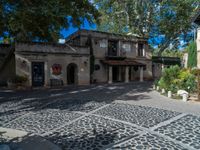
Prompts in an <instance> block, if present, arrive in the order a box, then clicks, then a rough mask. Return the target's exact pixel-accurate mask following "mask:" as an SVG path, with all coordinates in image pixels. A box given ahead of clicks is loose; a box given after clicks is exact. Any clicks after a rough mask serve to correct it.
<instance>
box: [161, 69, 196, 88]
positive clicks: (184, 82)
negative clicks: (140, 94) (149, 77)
mask: <svg viewBox="0 0 200 150" xmlns="http://www.w3.org/2000/svg"><path fill="white" fill-rule="evenodd" d="M158 85H159V86H160V87H161V88H164V89H166V90H168V91H172V92H177V91H178V90H180V89H182V90H186V91H188V92H194V91H195V90H196V87H197V83H196V77H195V76H194V75H193V74H192V73H191V72H190V71H189V70H186V69H180V67H178V66H171V67H170V68H165V69H164V70H163V73H162V77H161V79H160V80H159V82H158Z"/></svg>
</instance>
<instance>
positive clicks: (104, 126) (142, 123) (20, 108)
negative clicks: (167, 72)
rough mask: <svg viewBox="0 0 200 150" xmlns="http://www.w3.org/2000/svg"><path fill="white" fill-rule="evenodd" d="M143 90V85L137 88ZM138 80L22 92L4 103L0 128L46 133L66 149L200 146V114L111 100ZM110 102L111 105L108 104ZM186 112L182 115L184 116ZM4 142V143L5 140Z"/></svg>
mask: <svg viewBox="0 0 200 150" xmlns="http://www.w3.org/2000/svg"><path fill="white" fill-rule="evenodd" d="M138 88H140V90H141V91H145V90H146V89H144V90H143V87H142V86H140V85H139V84H138V86H137V87H135V89H134V91H133V93H134V92H135V91H138ZM132 89H133V85H129V84H128V85H121V86H108V85H107V86H106V87H104V86H98V87H95V88H90V89H86V90H84V89H79V91H71V92H69V93H65V91H62V92H64V94H63V93H57V92H56V91H55V92H54V93H51V92H49V93H46V95H45V92H44V94H43V96H41V97H40V96H39V94H40V92H39V91H38V92H37V94H38V95H36V97H34V94H32V95H29V97H25V96H21V99H20V97H18V98H14V99H13V100H12V101H11V100H8V101H6V98H4V100H5V101H2V102H1V103H0V127H5V128H14V129H19V130H24V131H27V132H31V133H34V134H36V135H41V136H43V137H44V138H47V139H48V140H50V141H52V142H53V143H55V144H58V146H60V147H61V148H62V149H64V150H68V149H69V150H98V149H99V150H101V149H104V150H105V149H109V150H111V149H116V150H119V149H120V150H130V149H134V150H135V149H136V150H137V149H142V150H149V149H152V150H157V149H159V150H185V149H188V150H192V149H193V150H199V149H200V117H197V116H193V115H186V114H182V115H180V114H181V113H178V112H172V111H168V110H163V109H158V108H152V107H145V106H136V105H129V104H122V103H112V102H113V100H115V99H117V97H119V96H121V97H123V96H124V98H123V99H124V100H126V95H123V94H125V93H127V92H130V90H132ZM127 100H128V97H127ZM106 104H109V105H106ZM182 116H183V117H182ZM0 143H1V142H0Z"/></svg>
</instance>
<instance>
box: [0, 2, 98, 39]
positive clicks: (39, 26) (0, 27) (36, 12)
mask: <svg viewBox="0 0 200 150" xmlns="http://www.w3.org/2000/svg"><path fill="white" fill-rule="evenodd" d="M98 16H99V13H98V11H97V9H96V8H95V7H94V6H93V4H92V3H91V2H90V1H89V0H82V1H79V0H17V1H16V0H1V1H0V36H1V37H4V35H5V34H9V36H10V37H13V38H14V39H15V40H26V41H27V40H29V41H32V40H44V41H57V40H58V38H59V36H60V30H61V29H63V28H68V27H69V25H70V24H72V25H73V26H76V27H79V26H80V25H81V24H82V23H83V22H84V19H87V20H88V21H89V22H90V23H92V22H93V20H94V19H97V18H98Z"/></svg>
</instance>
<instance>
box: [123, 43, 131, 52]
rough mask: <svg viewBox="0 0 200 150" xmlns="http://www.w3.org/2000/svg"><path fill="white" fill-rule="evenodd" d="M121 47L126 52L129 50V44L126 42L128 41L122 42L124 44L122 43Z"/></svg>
mask: <svg viewBox="0 0 200 150" xmlns="http://www.w3.org/2000/svg"><path fill="white" fill-rule="evenodd" d="M122 48H123V50H124V51H126V52H130V51H131V45H130V44H128V43H124V44H123V45H122Z"/></svg>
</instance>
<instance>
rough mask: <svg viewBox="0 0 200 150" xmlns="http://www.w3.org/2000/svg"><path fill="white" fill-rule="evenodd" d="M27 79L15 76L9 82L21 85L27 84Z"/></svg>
mask: <svg viewBox="0 0 200 150" xmlns="http://www.w3.org/2000/svg"><path fill="white" fill-rule="evenodd" d="M27 80H28V78H27V77H26V76H19V75H16V76H15V77H14V78H12V79H11V80H10V82H12V83H15V84H23V83H25V82H27Z"/></svg>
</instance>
